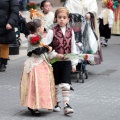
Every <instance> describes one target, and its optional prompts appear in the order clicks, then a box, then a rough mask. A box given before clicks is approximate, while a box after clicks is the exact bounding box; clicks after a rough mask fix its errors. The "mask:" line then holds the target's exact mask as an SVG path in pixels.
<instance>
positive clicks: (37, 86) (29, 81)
mask: <svg viewBox="0 0 120 120" xmlns="http://www.w3.org/2000/svg"><path fill="white" fill-rule="evenodd" d="M27 29H28V30H29V31H30V33H31V34H30V35H29V36H28V53H27V56H28V58H27V60H26V61H25V62H24V66H23V71H22V76H21V82H20V100H21V105H22V106H26V107H28V109H29V110H30V111H31V113H32V115H37V116H38V115H40V112H39V110H38V109H41V108H45V109H53V107H54V106H55V104H56V100H55V85H54V77H53V72H52V67H51V64H49V61H48V57H47V52H51V50H52V47H49V46H45V45H43V44H42V43H41V39H42V37H41V36H45V34H44V27H43V26H42V24H41V21H40V20H39V19H34V20H33V21H31V22H28V23H27ZM40 35H41V36H40Z"/></svg>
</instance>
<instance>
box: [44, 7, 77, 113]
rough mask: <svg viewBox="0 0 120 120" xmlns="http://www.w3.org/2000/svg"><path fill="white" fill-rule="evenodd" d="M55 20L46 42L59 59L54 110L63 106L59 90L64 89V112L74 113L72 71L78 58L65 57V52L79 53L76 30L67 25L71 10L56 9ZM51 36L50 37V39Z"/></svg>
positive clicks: (56, 63)
mask: <svg viewBox="0 0 120 120" xmlns="http://www.w3.org/2000/svg"><path fill="white" fill-rule="evenodd" d="M55 22H56V23H57V25H56V26H55V27H53V28H52V30H49V32H48V34H47V36H46V40H44V42H45V43H47V44H51V46H52V47H53V49H54V50H55V51H54V54H53V52H51V53H52V56H53V57H55V58H57V59H58V61H57V62H55V63H53V64H52V65H53V73H54V77H55V85H56V99H57V104H56V106H55V108H54V109H53V111H55V112H59V111H60V110H61V107H60V106H59V99H58V91H59V88H61V90H62V97H63V106H64V109H63V111H64V114H65V115H66V114H70V113H73V112H74V111H73V109H72V108H71V107H70V105H69V95H70V84H71V78H70V76H71V71H72V72H75V71H76V65H77V64H78V60H72V61H71V60H69V59H67V60H66V59H64V54H69V53H74V54H76V53H77V50H76V45H75V37H74V32H73V30H72V29H71V28H69V27H67V23H68V22H69V12H68V10H67V9H66V8H64V7H60V8H58V9H57V10H56V11H55ZM48 38H49V39H48Z"/></svg>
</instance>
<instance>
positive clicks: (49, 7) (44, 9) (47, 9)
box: [42, 2, 51, 14]
mask: <svg viewBox="0 0 120 120" xmlns="http://www.w3.org/2000/svg"><path fill="white" fill-rule="evenodd" d="M42 10H43V12H44V13H45V14H47V13H48V12H49V11H50V10H51V4H50V2H45V3H44V6H43V7H42Z"/></svg>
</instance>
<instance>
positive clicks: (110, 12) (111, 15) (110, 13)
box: [108, 10, 114, 28]
mask: <svg viewBox="0 0 120 120" xmlns="http://www.w3.org/2000/svg"><path fill="white" fill-rule="evenodd" d="M113 21H114V14H113V11H112V10H110V11H109V14H108V23H109V28H112V25H113Z"/></svg>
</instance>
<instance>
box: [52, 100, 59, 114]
mask: <svg viewBox="0 0 120 120" xmlns="http://www.w3.org/2000/svg"><path fill="white" fill-rule="evenodd" d="M59 103H60V102H57V105H56V106H55V107H54V108H53V112H60V110H61V107H60V106H59Z"/></svg>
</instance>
